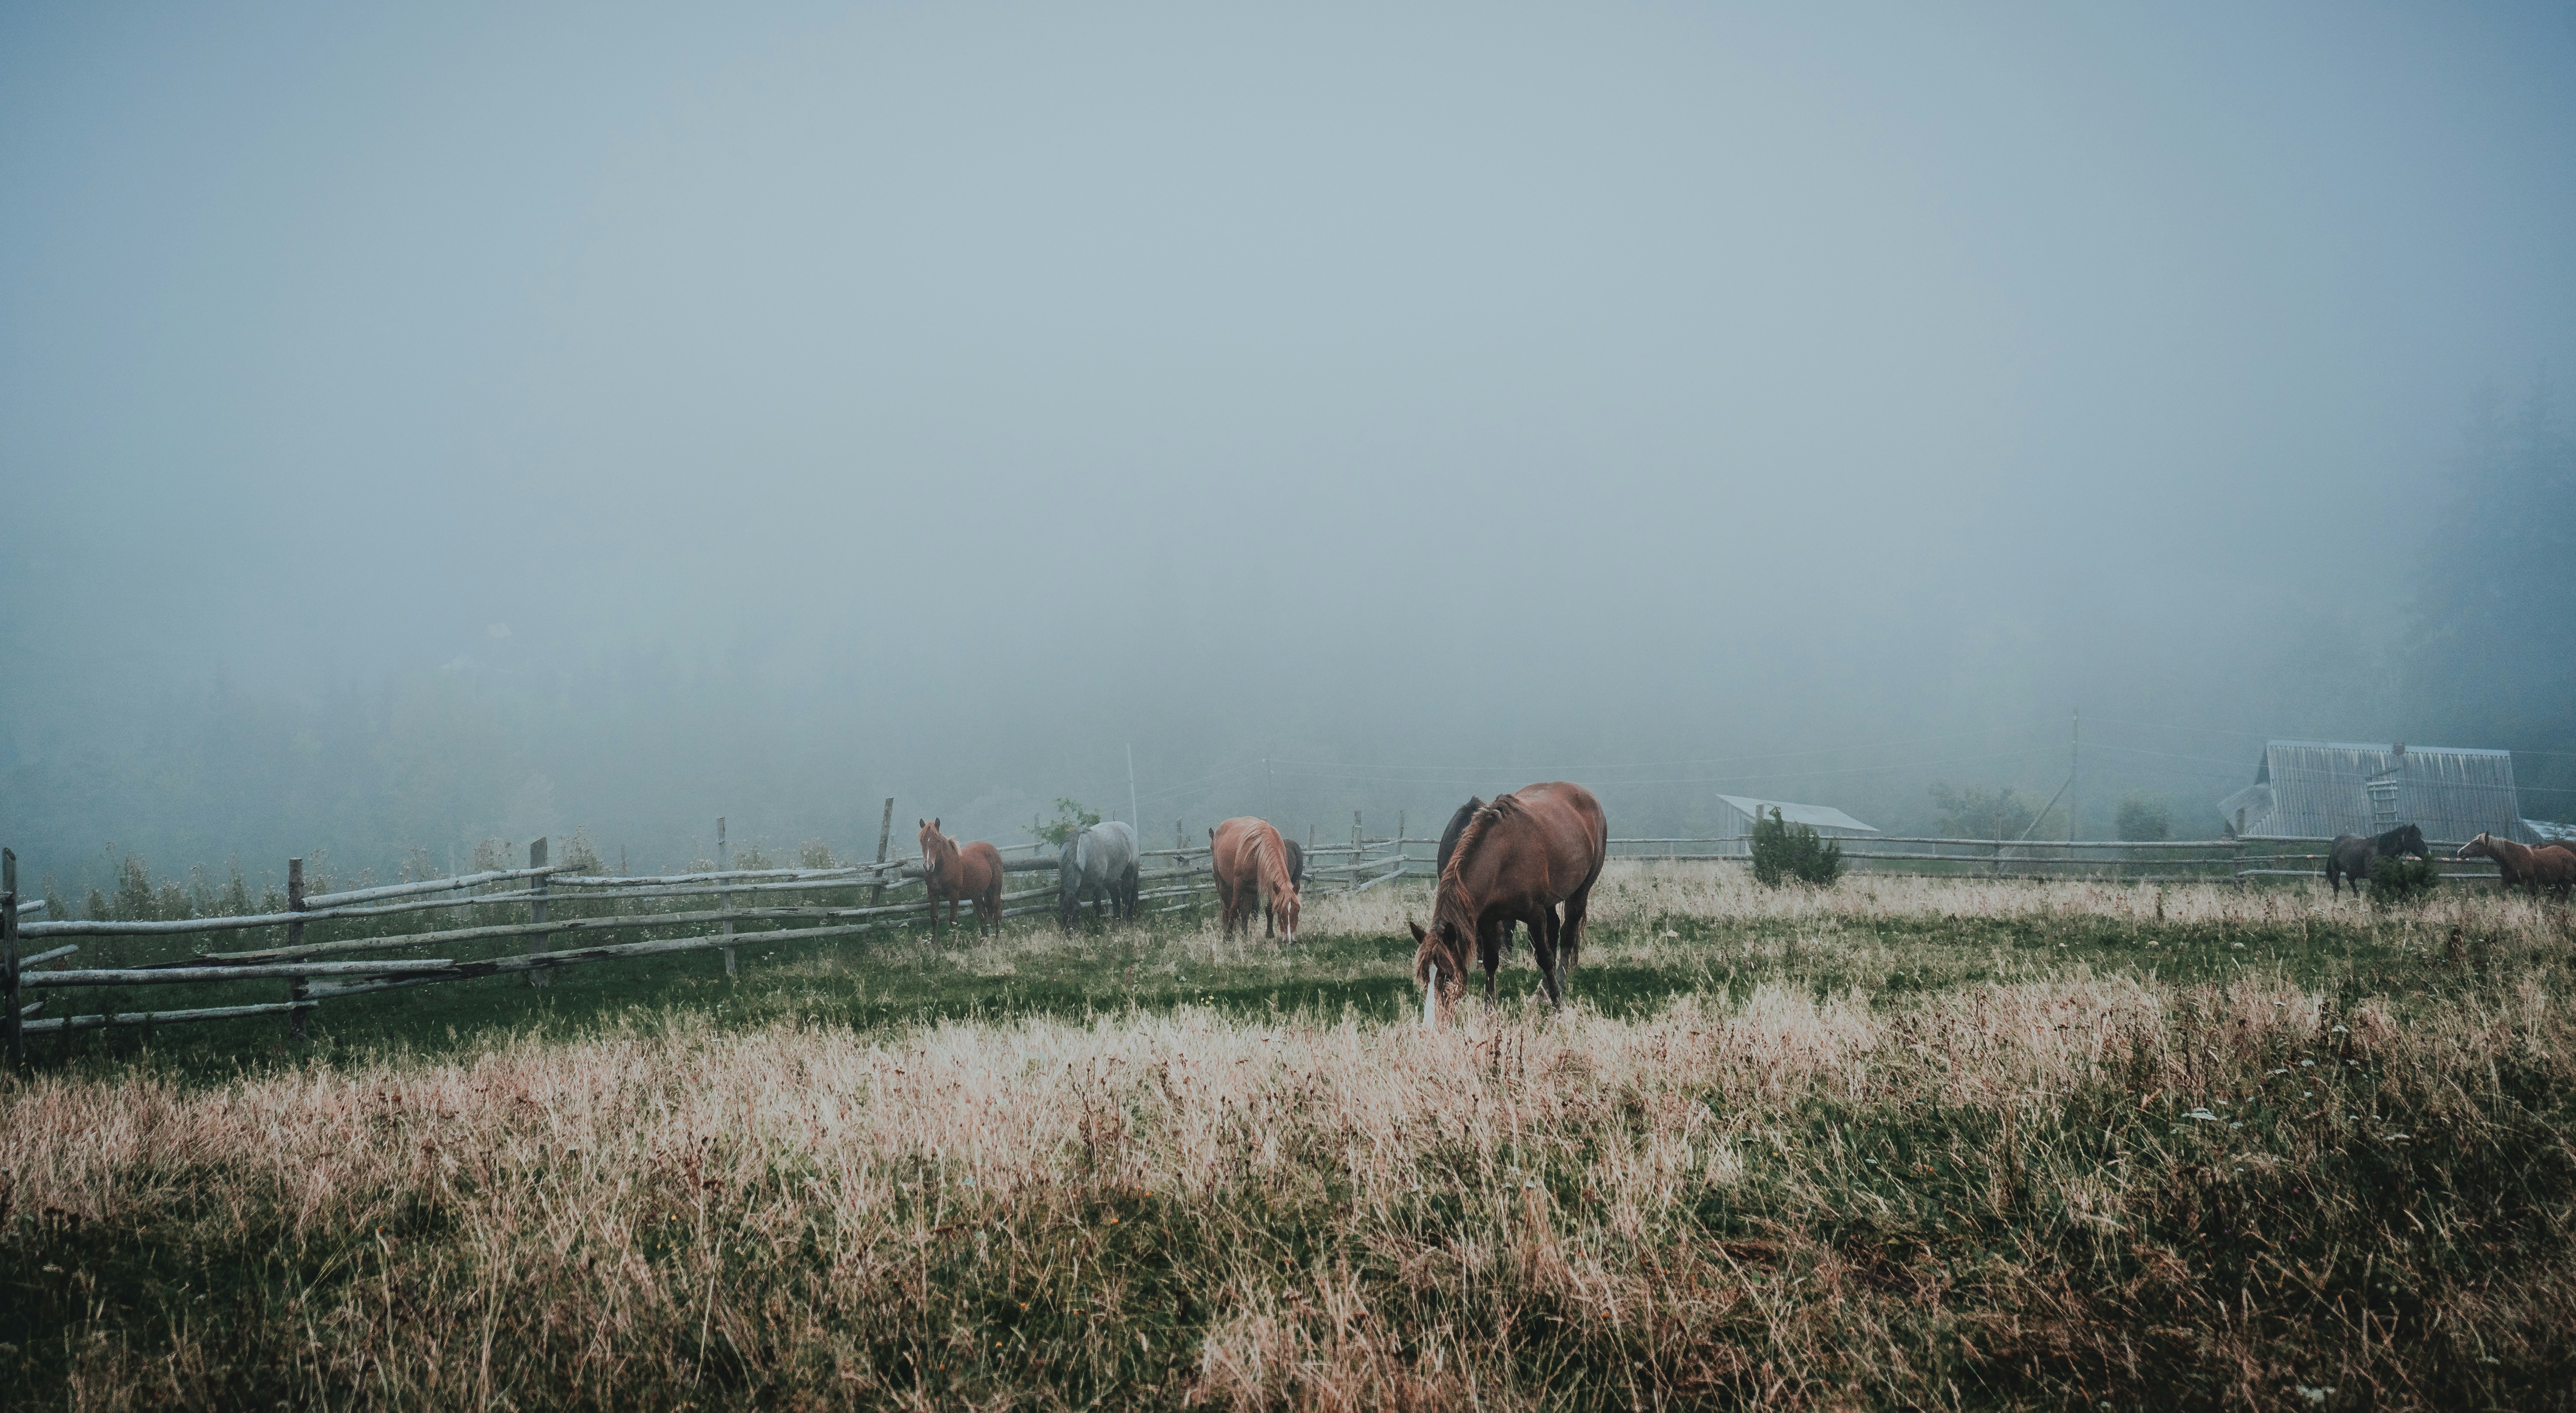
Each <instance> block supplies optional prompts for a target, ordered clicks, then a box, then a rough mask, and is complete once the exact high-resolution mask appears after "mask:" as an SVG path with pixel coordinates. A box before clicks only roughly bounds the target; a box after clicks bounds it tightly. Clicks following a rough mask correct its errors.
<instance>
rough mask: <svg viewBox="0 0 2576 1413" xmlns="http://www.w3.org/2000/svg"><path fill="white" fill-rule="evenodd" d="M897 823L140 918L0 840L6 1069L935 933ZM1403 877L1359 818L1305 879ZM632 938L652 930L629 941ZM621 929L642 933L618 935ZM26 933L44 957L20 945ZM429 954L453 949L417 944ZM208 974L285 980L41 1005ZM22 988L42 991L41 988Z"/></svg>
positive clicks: (1165, 888)
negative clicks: (28, 882) (791, 858)
mask: <svg viewBox="0 0 2576 1413" xmlns="http://www.w3.org/2000/svg"><path fill="white" fill-rule="evenodd" d="M892 817H893V801H891V800H889V801H887V815H886V819H887V826H885V827H881V828H880V830H879V834H878V841H877V859H876V861H875V862H873V863H864V864H847V865H841V866H837V867H832V868H761V869H737V868H733V867H730V866H729V865H730V863H731V859H730V852H731V851H730V848H729V846H728V845H727V843H726V842H725V838H724V821H722V820H718V821H717V825H716V829H717V841H718V842H717V867H716V868H715V869H714V870H712V871H707V872H693V873H677V874H664V875H656V876H646V877H636V876H623V875H603V874H599V873H594V872H588V871H585V870H583V869H581V868H577V867H575V866H573V865H569V864H558V863H550V862H548V858H547V854H548V849H547V841H545V840H543V839H540V840H538V841H536V842H535V843H534V844H531V845H529V846H528V864H527V866H526V867H525V868H507V869H487V870H484V871H482V872H478V873H470V874H463V875H459V876H456V877H452V878H433V879H424V880H420V881H417V882H408V883H393V884H386V885H384V886H382V887H371V888H359V889H352V890H348V891H343V892H334V893H314V894H308V893H307V892H306V891H305V886H304V861H303V860H302V859H289V860H288V861H287V866H286V907H285V908H284V910H282V911H278V912H268V913H256V914H250V915H241V916H229V917H188V918H168V919H154V920H131V921H104V920H54V921H36V922H24V923H22V922H21V920H20V917H19V914H20V912H21V908H20V906H19V905H18V903H17V900H16V892H17V860H16V855H15V854H14V853H8V852H7V851H5V850H0V872H5V874H6V877H5V879H0V1029H5V1030H6V1032H7V1035H6V1040H7V1050H8V1061H9V1063H10V1064H11V1065H12V1066H15V1065H17V1064H20V1063H22V1062H23V1057H24V1053H25V1039H26V1037H27V1036H30V1035H43V1034H47V1033H67V1032H72V1031H82V1030H99V1029H105V1028H108V1027H111V1026H159V1025H174V1024H183V1023H187V1022H191V1021H209V1020H230V1019H237V1018H240V1017H245V1016H269V1015H274V1016H280V1017H283V1018H284V1020H285V1022H286V1025H287V1027H288V1031H289V1033H290V1035H293V1036H297V1037H300V1036H302V1035H303V1033H304V1017H305V1013H306V1012H308V1011H311V1010H313V1009H315V1008H316V1007H319V1006H321V1005H323V1004H324V1003H325V1002H328V1001H330V1000H333V999H335V998H339V997H347V996H360V995H366V994H370V993H373V992H379V991H391V990H396V989H400V988H404V987H412V986H427V985H432V984H435V983H437V982H442V981H461V980H465V979H468V978H472V977H484V976H500V975H513V974H523V975H525V976H526V977H527V978H528V981H529V984H531V985H534V986H543V985H545V984H546V983H547V982H548V980H549V979H550V978H551V977H552V976H553V975H554V973H555V972H557V971H559V970H561V969H563V968H566V967H576V966H588V965H592V964H594V963H600V962H617V961H631V960H635V959H639V958H644V957H658V956H670V955H673V954H676V953H683V952H699V951H720V952H722V953H723V954H724V965H725V972H726V974H727V975H733V974H734V973H735V971H736V969H737V966H738V962H737V954H738V953H739V951H740V949H741V948H742V947H744V946H746V945H756V946H763V947H770V946H778V945H798V944H806V943H814V942H823V941H831V940H835V939H844V938H852V937H859V936H865V935H869V934H883V933H887V932H891V931H894V930H898V929H902V928H906V927H920V926H937V925H938V924H936V923H935V922H934V921H933V919H934V916H935V914H936V913H937V912H938V911H939V910H937V909H934V908H932V907H930V906H929V905H928V896H927V892H926V885H925V883H924V880H923V877H922V872H921V866H920V863H919V862H918V861H917V860H902V859H889V858H888V857H887V847H888V844H889V842H890V837H889V835H890V825H891V821H892ZM1144 855H1145V857H1144V869H1143V871H1142V876H1141V877H1140V878H1139V880H1138V882H1139V884H1140V885H1141V886H1140V889H1139V893H1138V902H1139V904H1140V905H1141V906H1143V907H1144V908H1145V909H1146V910H1147V911H1152V912H1172V911H1176V910H1179V909H1183V908H1189V907H1195V906H1199V905H1201V904H1203V903H1205V902H1206V901H1207V900H1208V898H1210V897H1212V896H1213V894H1214V891H1215V880H1214V878H1213V876H1212V875H1211V874H1210V872H1209V871H1208V869H1207V862H1208V847H1207V845H1206V843H1205V842H1200V843H1198V844H1196V845H1193V844H1192V843H1191V842H1190V841H1189V840H1187V839H1186V838H1183V839H1181V840H1179V841H1177V843H1176V846H1175V847H1173V848H1169V849H1148V850H1145V851H1144ZM1002 867H1003V869H1004V871H1005V873H1006V874H1007V875H1010V876H1020V875H1027V874H1037V873H1045V874H1052V873H1053V872H1054V871H1055V869H1056V855H1055V853H1054V851H1052V850H1051V849H1049V847H1048V846H1046V845H1039V844H1029V845H1018V846H1014V847H1013V848H1010V849H1006V850H1004V851H1003V861H1002ZM1403 871H1404V863H1403V841H1401V840H1382V839H1381V840H1367V839H1363V838H1362V837H1361V831H1360V830H1359V828H1358V821H1357V819H1356V817H1355V818H1354V821H1353V829H1352V838H1351V841H1350V842H1349V843H1334V844H1322V843H1312V844H1310V845H1309V847H1308V851H1307V862H1306V878H1307V887H1308V889H1309V890H1315V891H1324V892H1359V891H1365V890H1367V889H1370V888H1374V887H1377V886H1379V885H1380V884H1383V883H1386V882H1388V881H1389V880H1391V879H1393V878H1396V877H1398V876H1400V875H1401V874H1402V873H1403ZM1032 882H1034V880H1032ZM1057 896H1058V893H1057V886H1056V881H1055V879H1053V878H1052V877H1049V878H1048V879H1046V880H1045V881H1044V882H1043V883H1038V884H1036V886H1031V887H1023V888H1017V889H1012V888H1011V887H1010V886H1009V884H1008V883H1007V882H1006V884H1005V891H1004V892H1003V894H1002V907H1001V916H1002V917H1003V918H1011V917H1020V916H1025V915H1027V914H1030V913H1037V912H1047V911H1052V910H1054V909H1055V908H1056V906H1057V902H1056V899H1057ZM28 910H30V911H41V910H42V905H41V904H31V905H29V907H28ZM435 913H450V914H457V913H462V914H464V916H462V917H458V916H450V917H448V918H447V919H445V922H447V923H448V924H450V925H437V924H436V923H435V922H433V923H432V925H431V926H428V927H426V928H420V929H417V930H395V931H391V932H388V931H385V930H384V929H385V928H386V927H387V926H388V925H389V924H388V922H387V920H388V919H401V920H402V921H400V922H394V923H391V924H390V925H391V926H393V927H395V928H397V929H402V928H406V927H408V926H409V924H410V921H411V920H412V919H413V918H416V917H418V916H419V915H422V914H435ZM972 914H973V905H972V904H971V903H969V904H967V905H966V906H965V907H964V908H963V909H961V922H960V925H972V923H971V921H969V920H968V919H971V917H972ZM638 933H643V934H648V935H645V936H641V937H633V934H638ZM225 934H245V935H244V936H243V938H242V940H243V941H245V942H258V943H261V944H263V945H257V946H248V947H241V948H228V949H219V948H218V947H215V946H202V945H201V947H200V949H199V950H198V951H196V952H195V954H194V955H191V956H188V957H184V958H178V959H155V960H151V961H141V962H134V963H130V964H122V965H112V966H99V967H90V968H75V967H70V966H65V965H61V963H63V962H64V961H65V960H66V959H67V958H69V957H70V956H71V955H72V954H73V953H75V952H78V951H79V950H80V944H79V943H78V942H67V943H61V944H60V945H54V944H55V943H56V940H57V939H64V938H92V939H97V938H135V939H143V938H154V937H166V938H191V939H197V940H198V941H199V942H200V943H201V944H202V943H205V942H209V941H215V940H218V939H220V937H221V936H223V935H225ZM651 934H660V935H651ZM621 935H624V936H625V937H630V938H632V940H609V939H611V938H620V937H621ZM22 942H24V943H26V944H30V945H32V947H34V948H41V949H43V950H33V951H26V952H24V954H23V955H22V947H21V943H22ZM433 949H435V950H437V951H439V952H441V953H445V954H447V955H440V956H436V957H422V956H420V955H419V954H420V953H421V952H423V951H428V950H433ZM468 953H471V954H472V955H467V954H468ZM387 954H409V955H387ZM212 983H226V984H230V983H242V984H246V985H257V986H260V987H263V988H277V989H270V990H269V994H270V996H272V997H276V998H278V999H270V1000H261V1001H256V1002H251V1003H248V1004H240V1005H226V1006H190V1007H186V1008H183V1009H171V1010H143V1009H136V1010H128V1011H114V1010H106V1009H102V1010H100V1011H99V1012H97V1013H95V1014H88V1015H58V1016H45V1015H42V1014H41V1013H42V1012H43V1011H44V1010H45V1008H46V1006H47V1004H48V999H47V998H44V997H43V996H42V993H45V992H51V991H67V990H71V989H74V988H80V989H89V988H101V987H137V986H153V987H159V986H180V985H185V986H200V985H206V984H212ZM281 992H282V994H281ZM29 993H36V996H35V997H34V998H33V999H31V998H30V995H29Z"/></svg>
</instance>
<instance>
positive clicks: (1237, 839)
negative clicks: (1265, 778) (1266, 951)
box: [1208, 815, 1297, 942]
mask: <svg viewBox="0 0 2576 1413" xmlns="http://www.w3.org/2000/svg"><path fill="white" fill-rule="evenodd" d="M1208 863H1209V865H1210V866H1211V867H1213V868H1214V869H1215V870H1216V895H1217V901H1218V903H1219V905H1220V907H1221V908H1222V910H1223V912H1224V915H1225V935H1226V936H1228V937H1232V936H1233V935H1234V927H1235V924H1236V923H1237V922H1241V923H1242V924H1243V930H1244V931H1245V932H1246V933H1247V934H1248V933H1250V932H1251V931H1252V910H1253V909H1254V908H1255V907H1260V908H1263V909H1264V910H1266V911H1269V912H1272V913H1275V914H1276V915H1277V916H1279V917H1280V918H1281V919H1282V920H1284V921H1285V922H1286V923H1287V924H1288V940H1289V941H1291V942H1294V941H1296V940H1297V883H1296V880H1294V879H1292V878H1290V877H1289V876H1288V846H1287V843H1286V841H1285V840H1282V839H1281V838H1280V837H1279V831H1278V830H1276V829H1273V828H1271V827H1270V825H1269V823H1268V822H1267V821H1265V820H1258V819H1254V818H1253V817H1252V816H1250V815H1242V816H1239V817H1237V818H1234V819H1229V820H1227V821H1226V822H1225V823H1223V824H1220V825H1218V826H1217V827H1216V828H1214V829H1211V830H1209V831H1208Z"/></svg>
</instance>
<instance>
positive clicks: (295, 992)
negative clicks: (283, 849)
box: [286, 859, 305, 1040]
mask: <svg viewBox="0 0 2576 1413" xmlns="http://www.w3.org/2000/svg"><path fill="white" fill-rule="evenodd" d="M286 910H287V911H288V912H291V913H300V912H302V911H304V860H302V859H288V860H287V861H286ZM286 945H287V946H289V947H301V946H303V945H304V924H302V923H300V922H290V923H288V924H287V925H286ZM286 999H287V1000H289V1001H301V1000H304V999H305V985H304V979H303V978H302V977H298V978H296V979H295V980H293V981H290V982H288V983H286ZM286 1038H287V1039H289V1040H302V1039H303V1038H304V1009H303V1008H302V1007H300V1006H299V1007H297V1008H296V1009H294V1010H291V1011H288V1012H287V1013H286Z"/></svg>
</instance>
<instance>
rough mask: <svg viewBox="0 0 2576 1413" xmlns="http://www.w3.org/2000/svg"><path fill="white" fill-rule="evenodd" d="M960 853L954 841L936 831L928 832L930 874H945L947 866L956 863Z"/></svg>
mask: <svg viewBox="0 0 2576 1413" xmlns="http://www.w3.org/2000/svg"><path fill="white" fill-rule="evenodd" d="M960 852H961V851H960V850H959V849H958V847H957V841H956V840H954V839H951V838H949V837H948V836H947V835H946V834H943V833H941V832H940V831H939V830H937V829H933V830H931V831H930V849H929V853H930V871H931V872H933V873H946V872H947V871H948V866H949V865H950V864H953V863H955V862H957V860H958V856H959V854H960Z"/></svg>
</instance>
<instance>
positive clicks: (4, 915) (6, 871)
mask: <svg viewBox="0 0 2576 1413" xmlns="http://www.w3.org/2000/svg"><path fill="white" fill-rule="evenodd" d="M0 1009H5V1010H6V1011H7V1012H8V1016H7V1019H5V1020H0V1027H5V1028H6V1029H7V1030H8V1032H9V1073H11V1074H16V1073H17V1072H18V1071H19V1070H20V1069H22V1068H24V1067H25V1065H26V1063H27V1037H26V1034H25V1032H24V1030H23V1028H22V1022H21V1020H20V1018H19V1015H18V851H17V850H15V849H0Z"/></svg>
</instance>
